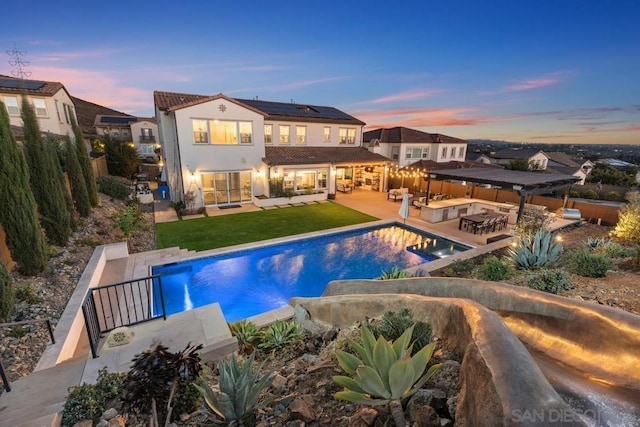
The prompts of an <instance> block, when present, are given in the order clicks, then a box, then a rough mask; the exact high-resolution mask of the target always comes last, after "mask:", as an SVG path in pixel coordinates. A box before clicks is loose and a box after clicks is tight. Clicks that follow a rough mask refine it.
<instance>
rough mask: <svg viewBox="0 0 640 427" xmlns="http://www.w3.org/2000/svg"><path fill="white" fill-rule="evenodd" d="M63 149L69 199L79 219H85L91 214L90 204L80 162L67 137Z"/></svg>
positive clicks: (69, 138) (71, 142)
mask: <svg viewBox="0 0 640 427" xmlns="http://www.w3.org/2000/svg"><path fill="white" fill-rule="evenodd" d="M64 148H65V149H64V155H65V163H64V164H65V169H66V172H67V176H68V177H69V182H70V183H71V197H73V203H74V204H75V207H76V211H77V212H78V213H79V214H80V216H81V217H84V218H86V217H88V216H89V214H90V213H91V203H89V194H87V186H86V184H85V181H84V175H83V174H82V168H81V167H80V162H78V154H77V148H76V146H75V144H74V143H73V141H71V137H70V136H69V135H67V136H66V137H65V147H64Z"/></svg>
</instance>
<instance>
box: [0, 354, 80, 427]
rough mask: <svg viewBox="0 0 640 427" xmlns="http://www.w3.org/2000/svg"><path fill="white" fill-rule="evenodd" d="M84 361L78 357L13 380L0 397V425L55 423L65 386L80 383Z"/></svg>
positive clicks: (38, 426)
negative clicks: (7, 390) (10, 388)
mask: <svg viewBox="0 0 640 427" xmlns="http://www.w3.org/2000/svg"><path fill="white" fill-rule="evenodd" d="M86 361H87V358H86V356H81V357H77V358H75V359H71V360H68V361H66V362H63V363H61V364H59V365H56V366H54V367H52V368H49V369H43V370H42V371H37V372H34V373H32V374H31V375H29V376H26V377H23V378H20V379H19V380H17V381H15V382H14V383H12V384H11V387H12V390H11V391H10V392H8V393H6V392H5V393H3V394H2V396H0V427H15V426H25V427H26V426H37V427H40V426H45V425H46V426H49V425H57V415H56V414H57V413H58V412H60V411H62V408H63V407H64V402H65V401H66V398H67V394H68V388H69V387H71V386H76V385H79V384H80V381H81V379H82V374H83V372H84V367H85V363H86ZM50 423H54V424H50Z"/></svg>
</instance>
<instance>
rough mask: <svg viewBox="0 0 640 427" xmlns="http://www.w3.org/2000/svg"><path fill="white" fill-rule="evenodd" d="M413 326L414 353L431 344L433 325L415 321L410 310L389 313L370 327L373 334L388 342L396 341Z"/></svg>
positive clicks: (404, 309) (412, 341) (412, 342)
mask: <svg viewBox="0 0 640 427" xmlns="http://www.w3.org/2000/svg"><path fill="white" fill-rule="evenodd" d="M411 326H413V334H412V335H411V344H413V353H417V352H418V350H420V349H421V348H423V347H424V346H425V345H427V344H429V343H430V342H431V325H429V324H428V323H426V322H423V321H417V322H416V321H415V320H414V318H413V313H412V312H411V310H409V309H408V308H403V309H402V310H400V311H387V312H386V313H384V314H383V315H382V318H381V319H380V321H378V322H374V323H372V324H371V325H370V327H371V332H373V334H374V335H377V336H383V337H384V338H385V339H386V340H387V341H395V340H397V339H398V338H400V337H401V336H402V334H403V333H404V332H405V331H406V330H407V329H409V328H410V327H411Z"/></svg>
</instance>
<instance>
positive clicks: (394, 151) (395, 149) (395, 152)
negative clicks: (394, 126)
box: [391, 145, 400, 160]
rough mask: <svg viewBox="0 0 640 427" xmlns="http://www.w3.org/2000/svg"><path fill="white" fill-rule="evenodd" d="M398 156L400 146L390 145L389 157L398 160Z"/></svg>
mask: <svg viewBox="0 0 640 427" xmlns="http://www.w3.org/2000/svg"><path fill="white" fill-rule="evenodd" d="M399 157H400V146H399V145H395V146H393V147H391V159H392V160H398V158H399Z"/></svg>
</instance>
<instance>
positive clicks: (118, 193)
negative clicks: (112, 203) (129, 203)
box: [96, 175, 131, 200]
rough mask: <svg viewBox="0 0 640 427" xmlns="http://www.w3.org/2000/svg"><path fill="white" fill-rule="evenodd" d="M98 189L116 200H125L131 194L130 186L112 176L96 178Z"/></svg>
mask: <svg viewBox="0 0 640 427" xmlns="http://www.w3.org/2000/svg"><path fill="white" fill-rule="evenodd" d="M96 181H97V183H98V191H100V192H101V193H103V194H106V195H107V196H109V197H113V198H114V199H118V200H125V199H126V198H127V197H129V195H130V194H131V188H130V187H129V186H128V185H127V184H125V183H123V182H122V181H120V180H119V179H118V178H116V177H114V176H110V175H107V176H99V177H98V179H97V180H96Z"/></svg>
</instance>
